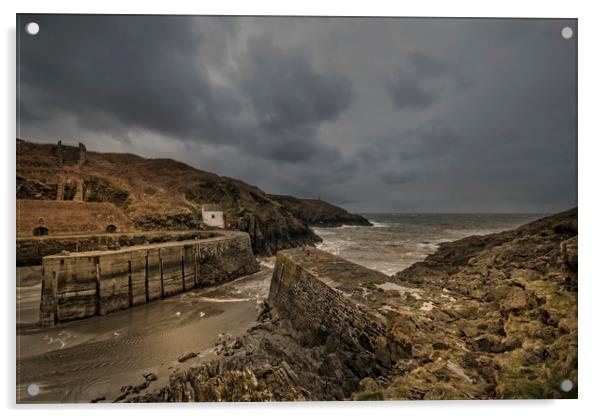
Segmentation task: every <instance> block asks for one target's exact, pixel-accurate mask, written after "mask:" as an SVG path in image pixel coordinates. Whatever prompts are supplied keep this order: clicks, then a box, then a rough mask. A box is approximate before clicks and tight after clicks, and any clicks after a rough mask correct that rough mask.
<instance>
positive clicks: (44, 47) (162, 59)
mask: <svg viewBox="0 0 602 418" xmlns="http://www.w3.org/2000/svg"><path fill="white" fill-rule="evenodd" d="M36 20H37V21H38V22H39V24H40V27H41V32H40V35H39V36H36V37H30V36H22V37H21V49H20V50H21V54H20V57H19V62H20V65H21V67H20V76H21V83H22V84H23V85H24V86H27V88H28V90H27V91H28V92H29V91H31V92H32V93H34V94H36V95H37V99H38V100H33V99H32V98H31V97H30V96H28V95H25V96H23V95H22V97H21V108H22V111H24V112H25V113H24V116H37V117H41V118H50V117H52V116H53V112H58V111H63V112H66V113H70V114H73V115H75V116H76V117H77V119H78V121H79V123H80V124H81V125H83V126H85V127H89V128H92V129H97V130H103V129H105V130H119V129H120V128H124V129H128V128H130V127H132V126H133V127H141V128H146V129H151V130H155V131H157V132H160V133H163V134H166V135H174V136H179V137H189V136H194V135H203V134H210V133H211V134H214V133H215V131H221V129H222V126H221V122H222V119H224V118H228V117H229V116H230V115H231V114H232V113H235V112H236V111H237V110H238V108H237V105H236V102H235V101H234V100H233V99H232V98H231V97H228V96H227V95H224V94H220V93H221V92H219V91H216V90H215V89H212V86H211V85H210V83H209V82H208V79H207V74H206V69H205V68H204V66H203V62H202V61H200V62H199V60H197V59H196V57H197V56H198V54H199V52H200V50H202V49H203V44H204V42H205V39H203V38H204V37H203V35H202V33H201V32H200V31H197V30H195V28H194V26H193V25H192V24H190V23H192V19H186V18H184V19H182V18H176V17H159V16H137V17H127V16H102V17H99V16H92V15H82V16H50V15H46V16H40V17H36ZM24 122H25V123H27V122H28V121H27V120H26V121H24ZM219 134H220V135H221V134H223V133H222V132H219ZM207 136H208V137H212V136H213V135H207Z"/></svg>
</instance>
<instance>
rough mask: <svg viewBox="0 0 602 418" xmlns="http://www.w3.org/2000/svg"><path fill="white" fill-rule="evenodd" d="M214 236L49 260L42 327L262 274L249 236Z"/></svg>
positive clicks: (45, 269)
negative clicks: (248, 275)
mask: <svg viewBox="0 0 602 418" xmlns="http://www.w3.org/2000/svg"><path fill="white" fill-rule="evenodd" d="M188 234H190V233H188ZM210 235H213V236H209V237H206V238H204V239H196V240H195V239H192V240H191V239H187V240H184V241H175V242H165V243H157V244H147V245H134V246H131V247H125V248H121V249H116V250H107V251H99V250H96V251H85V252H77V253H68V254H58V255H53V256H46V257H44V258H43V272H44V280H43V283H42V301H41V304H40V321H41V323H42V324H43V325H52V324H55V323H57V322H61V321H68V320H73V319H79V318H85V317H88V316H93V315H106V314H108V313H111V312H114V311H117V310H121V309H126V308H129V307H132V306H136V305H139V304H142V303H148V302H151V301H153V300H156V299H162V298H165V297H168V296H171V295H175V294H178V293H182V292H185V291H187V290H189V289H192V288H194V287H199V286H201V287H204V286H210V285H214V284H219V283H223V282H226V281H229V280H232V279H234V278H237V277H240V276H243V275H246V274H251V273H254V272H256V271H258V269H259V266H258V264H257V262H256V260H255V257H254V255H253V251H252V249H251V242H250V239H249V236H248V235H247V234H245V233H241V232H234V231H224V232H223V233H220V234H217V233H212V234H210ZM159 236H160V237H162V238H165V236H164V235H159ZM176 237H178V235H176ZM179 237H180V238H190V236H188V235H186V234H181V235H180V236H179Z"/></svg>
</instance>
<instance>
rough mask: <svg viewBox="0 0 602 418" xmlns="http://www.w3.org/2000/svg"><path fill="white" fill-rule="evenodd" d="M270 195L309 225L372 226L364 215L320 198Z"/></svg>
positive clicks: (328, 226) (329, 226) (326, 226)
mask: <svg viewBox="0 0 602 418" xmlns="http://www.w3.org/2000/svg"><path fill="white" fill-rule="evenodd" d="M268 196H269V197H270V199H272V200H275V201H276V202H278V203H279V204H280V205H282V206H283V207H284V208H285V209H286V210H287V211H289V212H290V213H292V214H294V215H295V216H296V217H297V218H299V219H301V220H302V221H303V222H304V223H305V224H307V225H309V226H314V227H322V228H333V227H340V226H343V225H356V226H372V223H371V222H370V221H369V220H368V219H366V218H364V217H363V216H361V215H355V214H352V213H349V212H347V211H346V210H345V209H343V208H340V207H338V206H335V205H333V204H331V203H328V202H325V201H323V200H320V199H299V198H297V197H293V196H282V195H273V194H270V195H268Z"/></svg>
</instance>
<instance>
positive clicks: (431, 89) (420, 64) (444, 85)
mask: <svg viewBox="0 0 602 418" xmlns="http://www.w3.org/2000/svg"><path fill="white" fill-rule="evenodd" d="M469 85H470V83H469V82H468V80H467V79H466V78H465V76H464V75H463V74H462V73H461V72H460V71H458V70H457V69H456V68H455V67H454V66H453V65H452V64H450V63H449V62H446V61H442V60H439V59H437V58H434V57H430V56H428V55H425V54H422V53H416V52H414V53H411V54H408V55H407V56H405V57H404V59H403V63H402V65H401V66H400V67H398V68H397V71H396V74H395V76H394V78H393V79H392V80H389V81H388V82H387V84H386V86H387V91H388V93H389V95H390V97H391V100H392V101H393V104H394V105H395V106H396V107H397V108H399V109H421V108H426V107H428V106H430V105H432V104H433V103H435V102H436V101H437V100H439V99H441V98H443V97H445V95H447V94H450V93H455V92H457V91H458V90H460V89H462V88H466V87H468V86H469Z"/></svg>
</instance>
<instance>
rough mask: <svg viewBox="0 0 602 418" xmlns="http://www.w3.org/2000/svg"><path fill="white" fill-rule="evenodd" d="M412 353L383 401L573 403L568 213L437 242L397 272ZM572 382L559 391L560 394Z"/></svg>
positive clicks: (383, 389) (572, 235) (572, 214)
mask: <svg viewBox="0 0 602 418" xmlns="http://www.w3.org/2000/svg"><path fill="white" fill-rule="evenodd" d="M395 279H396V280H397V281H399V283H404V284H405V285H406V286H412V287H413V288H415V289H416V292H415V293H414V294H406V296H405V297H404V301H403V304H404V305H405V306H406V308H405V315H409V316H410V317H411V318H412V327H411V328H409V329H408V330H407V332H408V334H409V335H412V340H414V341H415V342H416V343H418V344H416V343H414V344H413V347H414V348H415V350H414V356H413V358H412V359H411V360H410V361H408V362H406V363H404V365H403V367H398V369H397V372H395V373H393V375H392V376H391V382H390V383H388V384H386V385H378V384H376V385H375V384H374V383H373V382H368V383H366V387H365V392H364V393H378V394H380V396H382V397H384V398H395V399H397V398H403V399H406V398H410V399H439V398H445V399H449V398H463V399H475V398H477V399H482V398H503V399H505V398H511V399H516V398H562V397H576V396H577V287H578V284H577V209H573V210H570V211H567V212H563V213H560V214H558V215H554V216H550V217H547V218H543V219H541V220H538V221H536V222H533V223H530V224H527V225H525V226H523V227H520V228H518V229H516V230H513V231H508V232H502V233H499V234H492V235H487V236H483V237H469V238H466V239H463V240H460V241H455V242H452V243H447V244H442V245H441V247H440V249H439V251H437V252H436V253H435V254H433V255H431V256H429V257H427V258H426V259H425V261H424V262H421V263H416V264H415V265H413V266H411V267H410V268H408V269H406V270H404V271H402V272H400V273H398V274H397V275H396V277H395ZM564 379H569V380H571V381H572V382H573V384H574V387H573V389H572V390H571V391H569V392H563V391H562V390H561V389H560V383H561V382H562V381H563V380H564Z"/></svg>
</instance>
